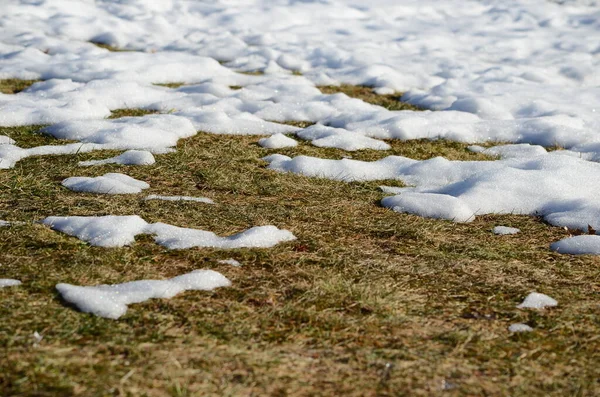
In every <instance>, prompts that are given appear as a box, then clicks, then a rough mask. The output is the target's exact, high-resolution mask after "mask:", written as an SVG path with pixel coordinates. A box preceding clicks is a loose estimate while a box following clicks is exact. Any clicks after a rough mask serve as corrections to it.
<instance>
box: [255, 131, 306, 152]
mask: <svg viewBox="0 0 600 397" xmlns="http://www.w3.org/2000/svg"><path fill="white" fill-rule="evenodd" d="M258 144H259V145H260V146H262V147H264V148H267V149H280V148H284V147H294V146H298V142H297V141H296V140H294V139H292V138H290V137H287V136H285V135H283V134H275V135H271V136H270V137H268V138H261V139H259V140H258Z"/></svg>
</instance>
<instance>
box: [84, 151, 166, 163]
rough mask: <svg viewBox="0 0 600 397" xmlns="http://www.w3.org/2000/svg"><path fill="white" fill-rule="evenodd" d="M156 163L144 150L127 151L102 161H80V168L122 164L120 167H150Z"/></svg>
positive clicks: (150, 154)
mask: <svg viewBox="0 0 600 397" xmlns="http://www.w3.org/2000/svg"><path fill="white" fill-rule="evenodd" d="M155 162H156V160H155V159H154V156H153V155H152V153H150V152H148V151H146V150H127V151H126V152H124V153H122V154H120V155H118V156H115V157H110V158H107V159H103V160H89V161H80V162H79V165H80V166H91V165H104V164H122V165H152V164H154V163H155Z"/></svg>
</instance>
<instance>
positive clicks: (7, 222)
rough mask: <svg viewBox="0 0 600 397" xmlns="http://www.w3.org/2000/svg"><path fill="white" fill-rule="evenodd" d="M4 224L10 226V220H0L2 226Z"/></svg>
mask: <svg viewBox="0 0 600 397" xmlns="http://www.w3.org/2000/svg"><path fill="white" fill-rule="evenodd" d="M3 226H10V222H9V221H3V220H0V227H3Z"/></svg>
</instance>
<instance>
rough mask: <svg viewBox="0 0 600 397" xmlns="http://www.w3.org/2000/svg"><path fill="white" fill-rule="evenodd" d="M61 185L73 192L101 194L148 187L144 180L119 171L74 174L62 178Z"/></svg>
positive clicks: (131, 191)
mask: <svg viewBox="0 0 600 397" xmlns="http://www.w3.org/2000/svg"><path fill="white" fill-rule="evenodd" d="M62 185H63V186H64V187H66V188H67V189H69V190H72V191H74V192H86V193H103V194H135V193H140V192H141V191H142V190H143V189H148V188H149V187H150V185H149V184H147V183H146V182H143V181H140V180H137V179H135V178H132V177H130V176H128V175H125V174H119V173H109V174H104V175H102V176H97V177H95V178H90V177H84V176H75V177H71V178H67V179H65V180H63V181H62Z"/></svg>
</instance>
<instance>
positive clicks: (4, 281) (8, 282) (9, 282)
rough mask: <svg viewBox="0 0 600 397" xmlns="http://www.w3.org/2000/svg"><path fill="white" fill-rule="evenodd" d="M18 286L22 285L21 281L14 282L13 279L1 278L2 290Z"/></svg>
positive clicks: (0, 286)
mask: <svg viewBox="0 0 600 397" xmlns="http://www.w3.org/2000/svg"><path fill="white" fill-rule="evenodd" d="M17 285H21V282H20V281H19V280H14V279H12V278H0V288H3V287H13V286H17Z"/></svg>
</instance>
